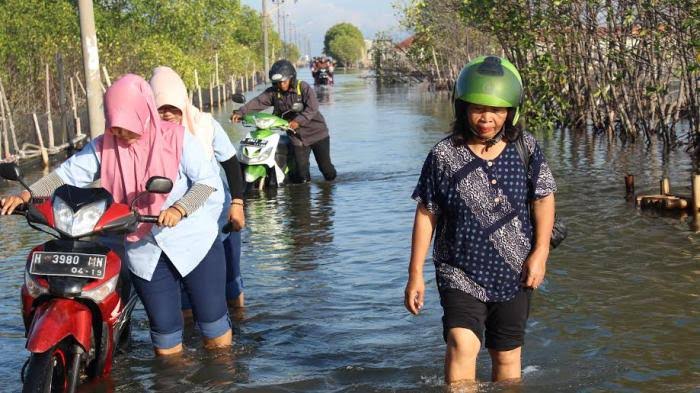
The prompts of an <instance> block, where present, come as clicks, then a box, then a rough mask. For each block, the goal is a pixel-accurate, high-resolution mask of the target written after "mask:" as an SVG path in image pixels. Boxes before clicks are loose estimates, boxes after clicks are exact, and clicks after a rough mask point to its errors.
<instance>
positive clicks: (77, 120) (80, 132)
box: [70, 77, 83, 136]
mask: <svg viewBox="0 0 700 393" xmlns="http://www.w3.org/2000/svg"><path fill="white" fill-rule="evenodd" d="M70 98H71V101H72V103H73V105H72V109H73V121H75V135H76V136H80V135H83V130H82V127H81V126H80V116H78V106H77V105H76V103H75V85H73V78H72V77H71V78H70Z"/></svg>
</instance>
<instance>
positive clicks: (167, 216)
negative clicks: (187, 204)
mask: <svg viewBox="0 0 700 393" xmlns="http://www.w3.org/2000/svg"><path fill="white" fill-rule="evenodd" d="M182 217H183V214H182V212H181V211H180V210H178V209H177V208H176V207H173V206H170V207H169V208H167V209H165V210H163V211H162V212H160V215H159V216H158V226H159V227H174V226H175V225H177V224H178V223H179V222H180V220H182Z"/></svg>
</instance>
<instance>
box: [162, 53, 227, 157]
mask: <svg viewBox="0 0 700 393" xmlns="http://www.w3.org/2000/svg"><path fill="white" fill-rule="evenodd" d="M150 84H151V89H153V95H154V96H155V99H156V106H157V107H158V108H160V107H161V106H163V105H170V106H174V107H175V108H177V109H179V110H180V111H182V119H183V124H182V125H183V126H185V129H187V131H189V132H190V134H192V135H194V136H195V138H197V140H198V141H199V142H200V143H201V144H202V146H203V147H204V151H205V153H206V154H207V158H208V159H209V160H211V158H212V157H213V156H214V146H213V144H214V125H213V124H212V117H211V115H210V114H209V113H204V112H201V111H200V110H199V109H197V107H195V106H194V105H192V103H191V102H190V98H189V96H188V95H187V87H185V83H184V82H183V81H182V78H180V75H178V74H177V73H176V72H175V71H173V69H172V68H170V67H163V66H161V67H156V68H155V69H154V70H153V76H152V77H151V81H150Z"/></svg>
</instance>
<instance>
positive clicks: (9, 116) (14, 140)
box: [0, 81, 21, 154]
mask: <svg viewBox="0 0 700 393" xmlns="http://www.w3.org/2000/svg"><path fill="white" fill-rule="evenodd" d="M0 99H1V100H3V102H5V112H7V122H8V123H9V124H10V132H11V133H12V147H14V148H15V154H21V151H20V150H19V145H18V144H17V134H16V133H15V123H14V122H13V121H12V110H10V103H9V102H7V94H5V87H4V86H3V85H2V81H0Z"/></svg>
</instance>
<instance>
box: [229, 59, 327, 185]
mask: <svg viewBox="0 0 700 393" xmlns="http://www.w3.org/2000/svg"><path fill="white" fill-rule="evenodd" d="M269 77H270V80H271V81H272V86H271V87H269V88H267V89H265V91H263V92H262V93H261V94H260V95H259V96H257V97H255V98H253V99H252V100H251V101H250V102H248V103H247V104H245V105H243V106H242V107H240V108H238V110H235V111H234V112H233V113H232V114H231V121H233V122H236V121H239V120H240V119H241V118H242V117H243V116H245V115H247V114H249V113H251V112H253V113H254V112H260V111H262V110H264V109H266V108H268V107H270V106H272V107H274V112H273V113H274V114H275V115H277V116H280V117H283V118H284V119H285V120H287V121H289V127H290V128H292V129H293V130H294V133H292V134H291V135H290V139H291V140H292V147H293V151H294V158H295V159H296V166H297V167H296V170H295V171H294V172H293V173H292V180H293V181H295V182H307V181H309V180H310V179H311V175H310V173H309V155H310V154H311V151H312V150H313V152H314V158H315V159H316V163H317V164H318V168H319V169H320V170H321V173H323V177H325V178H326V180H333V179H335V177H336V170H335V167H334V166H333V163H332V162H331V155H330V135H329V133H328V126H327V125H326V120H325V119H324V118H323V115H321V112H319V110H318V100H317V98H316V93H315V92H314V90H313V88H312V87H311V86H309V84H308V83H306V82H304V81H300V80H298V79H297V72H296V69H295V68H294V66H293V65H292V63H290V62H289V61H288V60H284V59H283V60H278V61H277V62H275V63H274V64H273V65H272V67H270V71H269ZM295 103H301V104H303V105H304V108H303V110H302V111H301V112H299V113H296V112H293V111H292V106H293V105H294V104H295Z"/></svg>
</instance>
